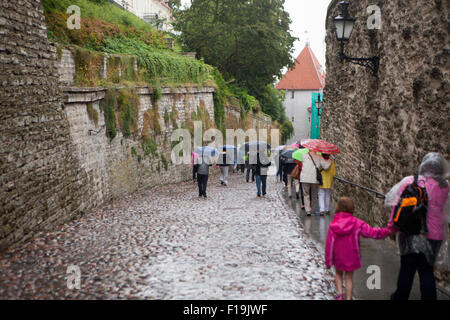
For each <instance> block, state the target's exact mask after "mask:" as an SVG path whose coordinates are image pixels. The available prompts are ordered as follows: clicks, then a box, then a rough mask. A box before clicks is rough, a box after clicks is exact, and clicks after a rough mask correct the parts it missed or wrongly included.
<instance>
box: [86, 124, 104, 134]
mask: <svg viewBox="0 0 450 320" xmlns="http://www.w3.org/2000/svg"><path fill="white" fill-rule="evenodd" d="M104 127H105V125H103V126H101V127H100V129H98V130H97V131H95V130H92V129H89V130H88V133H89V135H90V136H91V135H92V134H94V135H97V134H99V133H100V131H102V129H103V128H104Z"/></svg>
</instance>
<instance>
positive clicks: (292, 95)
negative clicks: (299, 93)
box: [291, 90, 295, 99]
mask: <svg viewBox="0 0 450 320" xmlns="http://www.w3.org/2000/svg"><path fill="white" fill-rule="evenodd" d="M294 94H295V91H294V90H292V91H291V99H294Z"/></svg>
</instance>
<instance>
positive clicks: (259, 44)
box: [174, 0, 296, 127]
mask: <svg viewBox="0 0 450 320" xmlns="http://www.w3.org/2000/svg"><path fill="white" fill-rule="evenodd" d="M283 5H284V0H258V1H246V0H192V4H191V7H190V8H189V9H187V10H184V11H178V12H177V13H176V22H175V25H174V27H175V28H176V29H177V30H179V31H181V36H180V40H181V41H182V42H183V45H184V49H185V50H187V51H196V52H197V54H198V55H199V56H200V57H202V58H204V59H205V62H206V63H208V64H211V65H213V66H215V67H217V68H218V70H219V71H220V72H221V73H222V75H223V77H224V78H225V80H224V82H225V81H228V80H231V79H234V80H235V86H234V89H233V90H232V91H233V93H234V94H235V95H236V96H237V97H238V99H239V100H240V102H241V105H243V108H244V109H245V110H246V111H250V110H257V109H259V108H260V107H259V105H258V103H257V101H256V100H258V101H259V103H260V105H261V108H262V111H263V112H264V113H266V114H268V115H270V116H271V117H272V118H273V119H274V120H278V121H279V122H280V123H281V124H283V123H284V120H285V111H284V108H283V105H282V101H283V100H282V99H280V95H279V93H278V92H277V90H276V89H275V88H273V85H272V84H273V82H274V81H275V78H276V77H279V76H281V71H282V69H283V68H284V67H291V66H293V61H292V58H291V53H292V51H293V49H294V41H295V40H296V38H295V37H293V36H292V35H291V34H290V32H289V24H290V23H291V20H290V18H289V14H288V13H287V12H286V11H284V8H283ZM217 81H219V82H220V79H216V82H217ZM225 86H226V85H225ZM218 87H219V89H221V88H223V87H224V86H223V85H221V84H219V83H218ZM239 88H241V89H239ZM244 88H245V89H244ZM223 90H224V91H223V92H226V90H225V89H223ZM219 91H220V90H219ZM224 94H225V93H222V94H221V93H220V92H219V93H218V94H216V95H215V103H219V105H221V104H222V100H223V95H224ZM225 95H226V94H225ZM255 98H256V99H255ZM215 114H216V123H217V122H218V120H219V122H220V117H221V110H220V109H217V108H216V110H215ZM219 127H220V126H219Z"/></svg>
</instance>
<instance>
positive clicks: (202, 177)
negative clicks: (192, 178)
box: [197, 174, 208, 196]
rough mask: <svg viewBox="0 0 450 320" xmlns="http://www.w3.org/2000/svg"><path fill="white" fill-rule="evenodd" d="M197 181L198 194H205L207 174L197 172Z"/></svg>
mask: <svg viewBox="0 0 450 320" xmlns="http://www.w3.org/2000/svg"><path fill="white" fill-rule="evenodd" d="M197 182H198V195H199V196H206V186H207V185H208V175H206V174H198V175H197Z"/></svg>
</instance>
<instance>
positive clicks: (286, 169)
mask: <svg viewBox="0 0 450 320" xmlns="http://www.w3.org/2000/svg"><path fill="white" fill-rule="evenodd" d="M297 149H298V148H297V147H296V146H287V147H285V148H284V150H283V151H282V152H281V157H282V158H283V160H284V161H283V162H284V163H283V174H284V182H285V185H286V186H287V187H288V195H289V198H292V184H294V187H295V192H296V193H297V183H295V179H293V178H292V175H291V173H292V171H293V170H294V168H295V167H296V165H297V164H296V163H295V161H294V159H292V154H293V153H294V152H295V151H296V150H297Z"/></svg>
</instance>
